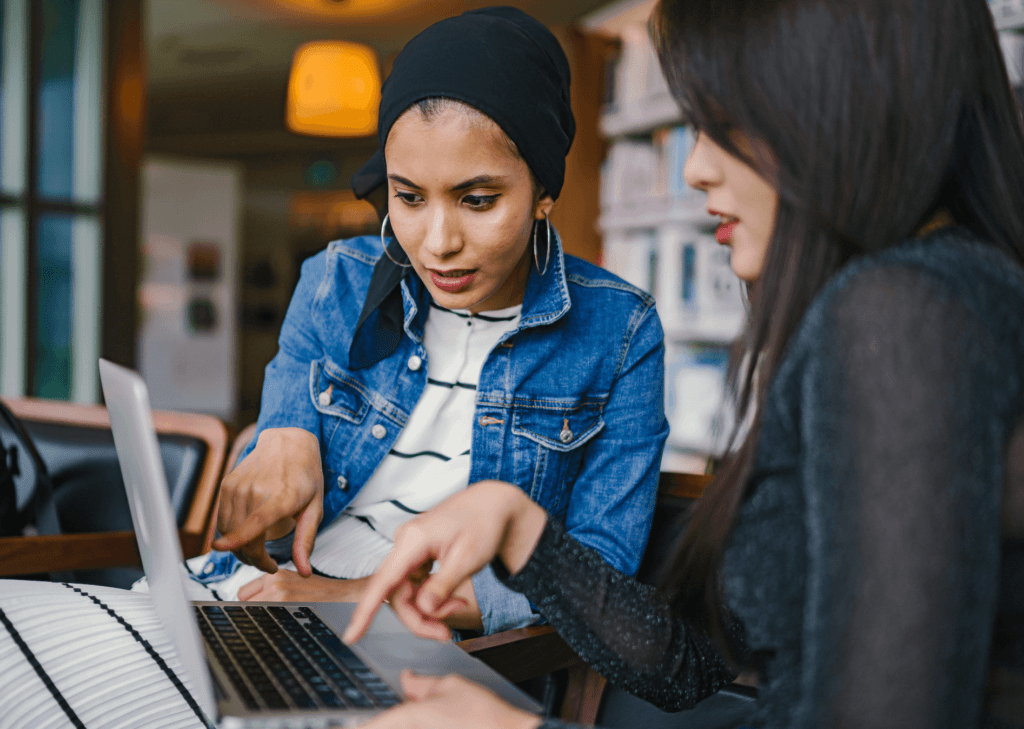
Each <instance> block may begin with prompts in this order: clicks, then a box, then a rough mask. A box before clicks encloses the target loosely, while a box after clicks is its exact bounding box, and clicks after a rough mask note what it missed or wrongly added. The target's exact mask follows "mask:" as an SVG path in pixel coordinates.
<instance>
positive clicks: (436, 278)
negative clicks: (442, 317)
mask: <svg viewBox="0 0 1024 729" xmlns="http://www.w3.org/2000/svg"><path fill="white" fill-rule="evenodd" d="M443 273H446V272H442V271H435V270H433V269H430V280H431V282H433V284H434V285H435V286H437V288H439V289H441V290H442V291H447V292H448V293H450V294H456V293H458V292H459V291H463V290H465V289H467V288H469V285H470V284H471V283H473V279H474V278H476V274H475V273H473V272H472V271H469V272H468V273H465V274H462V275H461V276H444V275H442V274H443Z"/></svg>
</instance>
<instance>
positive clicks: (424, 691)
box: [401, 668, 441, 701]
mask: <svg viewBox="0 0 1024 729" xmlns="http://www.w3.org/2000/svg"><path fill="white" fill-rule="evenodd" d="M401 679H402V692H403V693H405V697H406V698H407V699H409V700H411V701H420V700H421V699H427V698H430V696H431V695H433V693H434V691H435V690H436V689H437V685H438V683H439V682H440V681H441V678H440V677H439V676H421V675H419V674H418V673H413V672H412V671H410V670H409V669H408V668H406V669H405V670H404V671H402V676H401Z"/></svg>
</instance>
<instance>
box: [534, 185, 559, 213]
mask: <svg viewBox="0 0 1024 729" xmlns="http://www.w3.org/2000/svg"><path fill="white" fill-rule="evenodd" d="M553 207H555V201H554V199H553V198H552V197H551V196H550V195H548V194H547V192H545V191H543V190H542V191H541V193H540V197H539V198H537V202H536V203H534V206H533V219H534V220H544V218H546V217H547V216H549V215H550V214H551V208H553Z"/></svg>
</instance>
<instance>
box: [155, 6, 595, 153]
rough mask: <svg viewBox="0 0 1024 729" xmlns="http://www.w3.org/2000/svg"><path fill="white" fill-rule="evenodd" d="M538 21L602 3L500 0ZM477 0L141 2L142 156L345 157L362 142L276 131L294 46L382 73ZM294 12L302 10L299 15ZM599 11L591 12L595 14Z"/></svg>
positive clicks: (572, 17) (566, 20) (364, 143)
mask: <svg viewBox="0 0 1024 729" xmlns="http://www.w3.org/2000/svg"><path fill="white" fill-rule="evenodd" d="M500 2H503V3H505V4H509V5H515V6H517V7H519V8H522V9H523V10H525V11H526V12H528V13H530V14H531V15H534V16H535V17H537V18H538V19H539V20H541V21H542V22H544V23H545V24H547V25H563V24H571V23H576V22H580V21H581V20H582V19H583V18H584V17H585V16H587V15H590V14H593V13H594V11H596V10H600V9H601V8H602V7H603V6H607V5H608V4H609V2H610V0H500ZM493 4H496V3H495V2H494V1H492V2H481V1H480V0H146V5H145V8H146V46H147V60H148V75H149V111H148V117H149V134H148V137H149V141H148V146H149V148H150V150H151V151H156V152H165V153H175V154H187V155H195V156H245V155H251V154H266V153H286V152H290V151H299V150H314V149H318V148H323V147H325V145H329V146H331V147H332V148H338V147H341V148H350V149H352V150H353V151H355V150H357V149H359V150H361V149H364V148H372V147H374V146H375V142H374V141H373V140H372V139H362V140H328V141H326V142H325V140H323V139H317V138H308V137H301V136H299V135H295V134H291V133H290V132H288V131H287V130H285V128H284V122H283V117H284V98H285V92H286V88H287V80H288V71H289V68H290V65H291V59H292V55H293V54H294V52H295V49H296V48H297V47H298V46H299V45H301V44H302V43H305V42H307V41H311V40H324V39H338V40H349V41H356V42H360V43H365V44H367V45H369V46H371V47H372V48H373V49H374V50H375V51H376V52H377V55H378V57H379V58H380V59H381V61H382V63H383V65H384V66H385V67H386V66H387V64H388V63H389V61H390V59H391V58H392V57H393V56H394V54H396V53H397V52H398V51H399V50H400V49H401V47H402V46H403V45H404V44H405V42H406V41H408V40H409V39H410V38H411V37H412V36H413V35H415V34H416V33H418V32H419V31H420V30H422V29H423V28H425V27H426V26H428V25H430V24H431V23H433V22H435V21H437V20H439V19H441V18H444V17H448V16H451V15H457V14H459V13H461V12H463V11H465V10H469V9H472V8H475V7H484V6H487V5H493ZM299 6H307V7H306V9H304V10H303V9H300V7H299ZM598 14H599V13H598Z"/></svg>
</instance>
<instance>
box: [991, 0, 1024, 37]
mask: <svg viewBox="0 0 1024 729" xmlns="http://www.w3.org/2000/svg"><path fill="white" fill-rule="evenodd" d="M988 6H989V9H990V10H991V11H992V16H993V17H994V18H995V20H996V29H997V30H1000V31H1005V30H1020V29H1022V28H1024V0H988Z"/></svg>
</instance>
